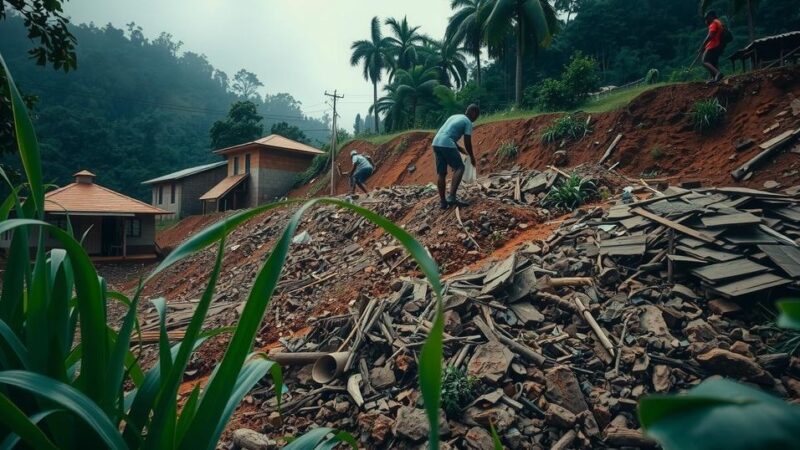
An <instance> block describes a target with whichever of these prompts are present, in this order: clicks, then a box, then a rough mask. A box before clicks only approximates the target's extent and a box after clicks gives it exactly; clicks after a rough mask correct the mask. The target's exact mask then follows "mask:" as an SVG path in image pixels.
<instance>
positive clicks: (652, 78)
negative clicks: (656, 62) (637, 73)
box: [644, 69, 660, 84]
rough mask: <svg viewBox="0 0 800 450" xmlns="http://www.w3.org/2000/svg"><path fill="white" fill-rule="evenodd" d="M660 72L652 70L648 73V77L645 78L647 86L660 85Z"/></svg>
mask: <svg viewBox="0 0 800 450" xmlns="http://www.w3.org/2000/svg"><path fill="white" fill-rule="evenodd" d="M659 75H660V72H659V71H658V69H650V70H648V71H647V75H645V76H644V82H645V84H655V83H658V78H659Z"/></svg>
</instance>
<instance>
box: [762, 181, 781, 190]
mask: <svg viewBox="0 0 800 450" xmlns="http://www.w3.org/2000/svg"><path fill="white" fill-rule="evenodd" d="M779 187H781V184H780V183H778V182H777V181H775V180H768V181H765V182H764V189H768V190H773V189H778V188H779Z"/></svg>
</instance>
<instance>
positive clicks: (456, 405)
mask: <svg viewBox="0 0 800 450" xmlns="http://www.w3.org/2000/svg"><path fill="white" fill-rule="evenodd" d="M477 392H478V379H477V378H475V377H472V376H468V375H467V374H466V372H465V371H464V369H460V368H458V367H455V366H447V367H446V368H445V369H444V376H443V377H442V408H443V409H444V412H445V413H446V414H447V417H449V418H451V419H457V418H459V417H461V413H462V412H463V410H464V408H465V407H466V406H467V405H468V404H469V403H470V402H472V401H473V400H475V397H477Z"/></svg>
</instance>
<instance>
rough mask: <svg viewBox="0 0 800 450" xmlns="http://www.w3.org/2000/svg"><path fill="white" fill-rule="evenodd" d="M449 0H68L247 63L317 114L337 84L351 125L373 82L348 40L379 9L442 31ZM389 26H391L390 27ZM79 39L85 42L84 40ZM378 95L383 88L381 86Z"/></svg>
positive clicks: (73, 7)
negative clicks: (354, 62)
mask: <svg viewBox="0 0 800 450" xmlns="http://www.w3.org/2000/svg"><path fill="white" fill-rule="evenodd" d="M449 4H450V1H449V0H391V1H390V0H137V1H135V2H134V1H130V0H125V1H122V0H70V1H68V2H67V3H66V11H67V13H68V15H70V17H71V18H72V21H73V22H74V23H88V22H94V23H95V24H96V25H98V26H102V25H105V24H106V23H109V22H111V23H112V24H113V25H114V26H115V27H117V28H125V24H126V23H129V22H131V21H133V22H136V23H137V24H138V25H139V26H141V27H142V28H143V29H144V33H145V35H146V36H147V37H148V38H154V37H157V36H158V34H160V33H161V32H162V31H166V32H168V33H171V34H172V35H173V36H174V39H175V40H176V41H178V40H179V41H183V47H182V50H184V51H193V52H196V53H203V54H205V55H206V56H208V60H209V62H210V63H211V64H212V65H213V66H214V67H216V68H218V69H221V70H223V71H225V72H227V73H228V75H229V76H231V77H232V76H233V74H234V73H236V71H238V70H239V69H241V68H245V69H247V70H249V71H251V72H254V73H256V74H257V75H258V77H259V79H260V80H261V81H262V82H263V83H264V88H262V94H263V93H270V94H275V93H278V92H288V93H290V94H292V95H293V96H294V97H295V98H296V99H298V100H300V101H301V102H302V103H303V109H304V111H305V112H306V113H307V114H308V115H311V116H315V117H318V116H320V115H322V113H323V112H324V111H325V108H329V107H328V106H327V105H326V104H325V101H326V99H327V98H326V97H324V96H323V93H324V91H325V90H328V91H329V92H332V91H333V90H334V89H338V90H339V92H340V93H342V94H344V96H345V98H344V99H343V100H340V104H341V108H340V115H341V119H340V120H341V122H340V125H341V126H342V127H343V128H346V129H348V130H351V129H352V126H353V121H354V119H355V116H356V114H357V113H361V115H362V116H364V115H365V114H366V113H367V110H368V108H369V105H370V104H371V99H372V85H371V84H369V83H368V82H367V81H365V80H364V79H363V77H362V72H361V70H360V69H359V68H356V67H351V66H350V63H349V61H350V44H351V43H352V42H353V41H355V40H358V39H367V38H368V37H369V24H370V20H371V19H372V17H373V16H376V15H377V16H379V17H380V18H381V19H386V18H387V17H398V18H402V17H403V16H404V15H405V16H408V20H409V22H410V23H411V24H412V25H419V26H421V27H422V28H421V30H422V32H424V33H426V34H429V35H431V36H433V37H436V38H441V37H442V36H443V35H444V30H445V27H446V26H447V18H448V17H449V16H450V14H451V12H450V7H449ZM386 32H388V30H385V33H386ZM78 45H80V43H78ZM379 96H380V92H379Z"/></svg>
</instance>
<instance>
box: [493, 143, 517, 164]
mask: <svg viewBox="0 0 800 450" xmlns="http://www.w3.org/2000/svg"><path fill="white" fill-rule="evenodd" d="M495 154H496V155H497V157H498V158H499V159H503V160H512V159H517V155H519V149H518V148H517V144H515V143H514V141H510V140H509V141H505V142H503V143H502V144H500V148H498V149H497V152H496V153H495Z"/></svg>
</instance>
